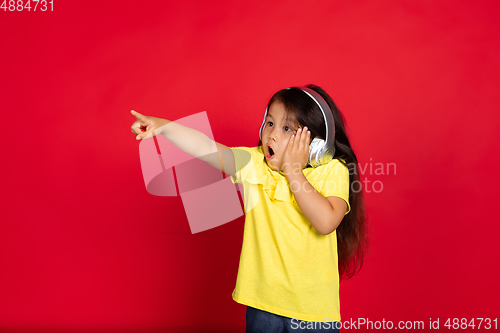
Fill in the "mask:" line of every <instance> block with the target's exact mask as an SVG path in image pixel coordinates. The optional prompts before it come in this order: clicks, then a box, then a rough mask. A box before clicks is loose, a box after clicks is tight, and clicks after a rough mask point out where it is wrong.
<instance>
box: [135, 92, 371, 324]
mask: <svg viewBox="0 0 500 333" xmlns="http://www.w3.org/2000/svg"><path fill="white" fill-rule="evenodd" d="M132 114H133V115H134V116H135V117H136V118H137V120H136V121H135V122H134V123H133V125H132V132H133V133H134V134H136V135H137V139H138V140H141V139H145V138H149V137H151V136H154V135H158V134H161V135H163V136H164V137H165V138H167V139H168V140H170V141H171V142H172V143H174V144H175V145H176V146H177V147H179V148H180V149H181V150H183V151H185V152H187V153H189V154H191V155H193V156H196V157H198V158H200V159H202V160H204V161H206V162H207V163H209V164H211V165H212V166H214V167H216V168H218V169H220V170H222V171H223V172H225V173H226V174H228V175H230V176H231V179H232V180H233V182H235V183H241V184H242V185H243V188H244V194H245V196H244V197H245V212H246V219H245V231H244V238H243V247H242V251H241V257H240V264H239V269H238V276H237V280H236V288H235V289H234V292H233V299H234V300H235V301H236V302H238V303H241V304H244V305H247V314H246V320H247V324H246V331H247V333H250V332H324V331H327V330H328V331H330V332H332V331H333V332H335V331H339V323H338V322H339V321H340V305H339V281H340V279H341V278H342V277H346V278H350V277H352V276H353V275H354V274H355V273H356V272H358V271H359V269H360V268H361V265H362V262H363V255H364V251H365V249H366V225H365V216H364V207H363V200H362V192H361V190H360V189H359V188H354V187H352V185H351V184H353V183H354V182H355V181H359V175H358V173H357V170H358V161H357V158H356V155H355V154H354V152H353V150H352V148H351V145H350V143H349V140H348V137H347V133H346V130H345V127H344V123H343V116H342V114H341V113H340V111H339V110H338V109H337V107H336V105H335V103H334V102H333V100H332V99H331V97H330V96H329V95H328V94H327V93H326V92H325V91H324V90H323V89H321V88H320V87H318V86H314V85H308V86H306V87H301V88H298V87H292V88H287V89H283V90H280V91H278V92H277V93H275V94H274V95H273V97H272V98H271V100H270V101H269V103H268V105H267V109H266V112H265V115H264V121H263V123H262V126H261V129H260V133H259V135H260V142H259V146H258V147H254V148H245V147H239V148H228V147H226V146H224V145H222V144H220V143H216V142H214V141H212V140H210V139H209V138H208V137H207V136H206V135H204V134H202V133H200V132H198V131H195V130H193V129H190V128H188V127H185V126H182V125H179V124H176V123H173V122H170V121H168V120H165V119H161V118H155V117H148V116H144V115H142V114H140V113H138V112H135V111H132ZM358 184H359V182H358Z"/></svg>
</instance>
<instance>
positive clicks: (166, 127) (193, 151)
mask: <svg viewBox="0 0 500 333" xmlns="http://www.w3.org/2000/svg"><path fill="white" fill-rule="evenodd" d="M131 113H132V115H133V116H135V117H136V121H135V122H134V123H133V124H132V127H131V130H132V133H134V134H135V135H136V139H137V140H144V139H148V138H151V137H153V136H156V135H159V134H161V135H162V136H163V137H165V138H166V139H167V140H169V141H170V142H172V143H173V144H174V145H175V146H177V148H179V149H180V150H182V151H184V152H186V153H188V154H190V155H192V156H194V157H197V158H199V159H200V160H203V161H205V162H207V163H208V164H210V165H211V166H213V167H215V168H217V169H219V170H222V171H224V172H225V173H226V174H228V175H230V176H232V175H234V174H235V163H234V155H233V152H232V151H231V149H229V148H228V147H226V146H224V145H223V144H220V143H218V142H215V141H214V140H212V139H210V138H209V137H208V136H206V135H205V134H204V133H202V132H199V131H197V130H194V129H192V128H189V127H187V126H183V125H180V124H177V123H175V122H173V121H170V120H167V119H163V118H156V117H151V116H145V115H143V114H140V113H139V112H137V111H134V110H132V111H131Z"/></svg>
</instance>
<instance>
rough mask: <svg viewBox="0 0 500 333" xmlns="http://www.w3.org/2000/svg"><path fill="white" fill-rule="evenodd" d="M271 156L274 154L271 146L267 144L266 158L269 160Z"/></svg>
mask: <svg viewBox="0 0 500 333" xmlns="http://www.w3.org/2000/svg"><path fill="white" fill-rule="evenodd" d="M273 156H274V150H273V148H271V147H269V146H267V155H266V158H267V159H268V160H270V159H271V158H273Z"/></svg>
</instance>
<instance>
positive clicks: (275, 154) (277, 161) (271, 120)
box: [262, 102, 299, 171]
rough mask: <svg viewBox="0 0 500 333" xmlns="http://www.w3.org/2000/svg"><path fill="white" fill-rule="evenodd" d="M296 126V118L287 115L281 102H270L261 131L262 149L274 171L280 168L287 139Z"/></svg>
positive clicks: (295, 129)
mask: <svg viewBox="0 0 500 333" xmlns="http://www.w3.org/2000/svg"><path fill="white" fill-rule="evenodd" d="M298 128H299V126H298V124H297V121H296V119H295V118H292V117H291V116H288V114H287V112H286V110H285V107H284V106H283V104H282V103H280V102H274V103H273V104H271V106H270V107H269V110H268V112H267V117H266V124H265V127H264V130H263V131H262V150H263V152H264V155H265V157H266V162H267V165H269V167H270V168H271V169H273V170H275V171H280V170H281V169H282V167H283V157H284V155H285V150H286V147H287V145H288V140H289V139H290V137H291V136H292V135H294V134H295V133H296V132H297V129H298Z"/></svg>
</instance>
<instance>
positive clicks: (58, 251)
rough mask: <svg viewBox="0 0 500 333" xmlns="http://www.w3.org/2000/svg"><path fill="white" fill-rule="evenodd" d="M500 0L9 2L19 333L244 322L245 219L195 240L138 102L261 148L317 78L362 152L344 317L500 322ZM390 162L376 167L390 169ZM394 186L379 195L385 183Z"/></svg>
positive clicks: (5, 254) (7, 161)
mask: <svg viewBox="0 0 500 333" xmlns="http://www.w3.org/2000/svg"><path fill="white" fill-rule="evenodd" d="M499 12H500V4H499V3H498V1H494V0H492V1H477V2H476V1H395V0H393V1H326V0H325V1H315V2H309V3H307V2H306V1H273V2H268V1H257V2H256V1H250V2H248V1H245V2H231V1H210V2H209V1H146V2H137V1H133V2H132V1H130V2H124V1H106V2H101V1H57V0H56V1H55V4H54V11H53V12H8V11H7V12H4V11H3V10H2V11H0V43H1V44H0V45H1V46H0V47H1V51H0V66H1V80H0V95H1V96H0V97H1V99H0V103H1V104H0V105H1V110H2V115H3V121H2V125H3V126H2V128H3V131H2V132H3V143H2V150H3V152H2V161H3V163H2V171H3V172H2V176H3V177H2V188H3V191H2V192H3V193H2V200H1V212H2V213H1V222H0V331H1V332H21V331H26V332H41V331H50V332H56V331H61V332H76V331H82V332H88V331H103V332H114V331H120V332H149V331H151V332H154V331H161V332H242V331H243V330H244V326H245V309H246V308H245V306H243V305H239V304H237V303H235V302H234V301H233V300H232V298H231V293H232V290H233V288H234V285H235V281H236V274H237V268H238V260H239V254H240V250H241V242H242V232H243V223H244V220H243V218H240V219H238V220H236V221H233V222H231V223H229V224H226V225H224V226H222V227H219V228H216V229H213V230H210V231H207V232H203V233H200V234H194V235H192V234H191V233H190V232H189V226H188V222H187V219H186V216H185V213H184V211H183V209H182V203H181V201H180V198H179V197H170V198H164V197H154V196H152V195H150V194H148V193H147V192H146V189H145V186H144V182H143V179H142V174H141V168H140V161H139V154H138V142H137V141H135V139H134V136H133V135H132V134H131V132H130V126H131V124H132V122H133V121H134V118H133V117H132V116H131V115H130V113H129V111H130V110H131V109H135V110H137V111H139V112H142V113H144V114H148V115H154V116H159V117H164V118H168V119H172V120H174V119H178V118H181V117H184V116H187V115H190V114H193V113H197V112H200V111H204V110H206V111H207V113H208V117H209V119H210V122H211V125H212V130H213V133H214V136H215V139H216V140H217V141H219V142H221V143H223V144H226V145H230V146H240V145H245V146H253V145H255V144H256V143H257V141H258V128H259V126H260V122H261V120H262V115H263V111H264V108H265V105H266V103H267V101H268V99H269V98H270V96H271V95H272V94H273V93H274V92H275V91H277V90H279V89H281V88H284V87H288V86H291V85H303V84H307V83H315V84H318V85H320V86H322V87H323V88H325V90H327V91H328V92H329V93H330V94H331V95H332V96H333V98H334V99H335V100H336V102H337V103H338V105H339V107H340V109H341V110H342V111H343V112H344V115H345V117H346V119H347V127H348V131H349V134H350V137H351V143H352V144H353V147H354V149H355V152H356V153H357V155H358V158H359V160H360V162H361V163H362V164H363V165H366V163H370V162H372V163H383V164H387V163H396V166H397V169H396V170H397V171H396V174H394V173H391V174H389V175H369V174H365V178H368V179H370V180H372V181H374V180H379V181H381V182H382V183H383V190H382V191H381V192H380V193H373V192H372V193H367V194H366V201H367V209H368V213H369V218H370V227H371V239H372V244H371V248H370V253H369V254H368V256H367V257H366V261H365V266H364V267H363V269H362V270H361V272H360V273H359V274H358V275H356V276H355V277H354V278H353V279H351V280H348V281H343V282H342V283H341V314H342V319H343V320H349V319H350V318H354V319H357V318H368V319H370V320H372V321H375V320H382V319H383V318H384V319H385V320H392V321H393V322H397V321H398V320H412V321H413V320H423V321H424V322H425V324H426V327H427V325H428V321H429V319H430V318H432V319H433V320H435V319H437V318H440V324H441V327H442V328H443V325H444V321H445V320H446V318H449V317H451V318H468V319H471V318H473V317H490V318H498V316H499V311H498V309H499V308H500V306H499V305H500V304H499V303H500V302H499V298H500V293H499V288H498V278H499V275H500V274H499V267H498V263H499V247H498V232H499V231H500V227H499V223H498V222H499V218H498V215H497V214H498V213H497V211H496V210H495V209H494V208H495V207H497V206H498V205H497V200H498V195H497V192H498V188H497V186H498V185H499V176H498V170H499V167H500V160H499V153H498V148H497V145H498V137H499V134H498V133H499V131H500V116H499V113H498V105H499V102H500V94H499V93H498V90H499V88H500V79H499V69H500V60H499V59H500V58H499V56H498V55H499V51H500V38H499V29H500V23H499V19H498V16H499V14H498V13H499ZM374 166H375V165H374ZM377 190H378V189H377Z"/></svg>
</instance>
